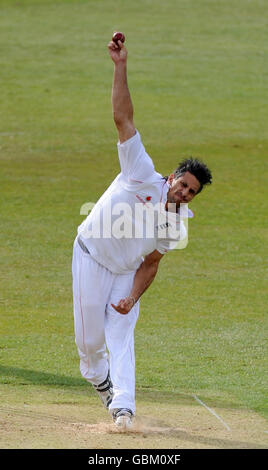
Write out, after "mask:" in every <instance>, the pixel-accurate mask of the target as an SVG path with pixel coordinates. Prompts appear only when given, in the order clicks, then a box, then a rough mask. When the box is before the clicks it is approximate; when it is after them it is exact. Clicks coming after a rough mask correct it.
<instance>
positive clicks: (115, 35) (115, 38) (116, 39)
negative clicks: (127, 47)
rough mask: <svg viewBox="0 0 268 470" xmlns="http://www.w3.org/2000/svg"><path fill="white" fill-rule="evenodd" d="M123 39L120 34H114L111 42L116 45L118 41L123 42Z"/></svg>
mask: <svg viewBox="0 0 268 470" xmlns="http://www.w3.org/2000/svg"><path fill="white" fill-rule="evenodd" d="M125 39H126V38H125V35H124V34H123V33H120V32H115V33H114V34H113V37H112V40H113V42H115V43H116V44H117V43H118V41H121V42H125Z"/></svg>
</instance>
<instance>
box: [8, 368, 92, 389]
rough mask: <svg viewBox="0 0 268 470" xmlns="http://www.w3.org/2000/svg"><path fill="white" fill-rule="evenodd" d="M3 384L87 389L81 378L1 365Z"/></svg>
mask: <svg viewBox="0 0 268 470" xmlns="http://www.w3.org/2000/svg"><path fill="white" fill-rule="evenodd" d="M0 375H1V376H2V379H1V382H2V383H6V384H12V383H16V384H17V385H28V384H33V385H55V386H59V387H61V386H64V387H87V388H88V384H87V383H86V381H85V380H84V379H83V378H82V377H81V378H76V377H67V376H64V375H59V374H49V373H48V372H40V371H36V370H29V369H21V368H19V367H8V366H1V365H0Z"/></svg>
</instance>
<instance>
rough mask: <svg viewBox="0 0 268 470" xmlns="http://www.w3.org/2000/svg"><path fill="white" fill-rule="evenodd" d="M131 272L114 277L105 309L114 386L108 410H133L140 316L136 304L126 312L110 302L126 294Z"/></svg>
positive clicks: (131, 275) (128, 291)
mask: <svg viewBox="0 0 268 470" xmlns="http://www.w3.org/2000/svg"><path fill="white" fill-rule="evenodd" d="M134 275H135V273H134V274H130V275H117V276H116V278H115V281H114V284H113V289H112V293H111V296H110V298H109V303H108V305H107V309H106V312H107V315H106V321H105V337H106V344H107V347H108V350H109V353H110V371H111V379H112V382H113V389H114V398H113V401H112V404H111V405H110V407H109V410H110V412H112V411H113V410H114V409H117V408H127V409H130V410H131V411H132V412H133V413H134V412H135V411H136V405H135V353H134V329H135V325H136V322H137V319H138V316H139V303H138V302H137V303H136V304H135V305H134V307H133V308H132V309H131V310H130V312H129V313H128V314H127V315H122V314H120V313H118V312H117V311H116V310H114V309H113V307H112V306H111V303H114V304H115V305H116V304H117V302H118V301H119V300H120V299H122V298H125V297H126V296H128V295H129V293H130V291H131V288H132V285H133V279H134Z"/></svg>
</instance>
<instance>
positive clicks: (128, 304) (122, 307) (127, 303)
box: [111, 297, 135, 315]
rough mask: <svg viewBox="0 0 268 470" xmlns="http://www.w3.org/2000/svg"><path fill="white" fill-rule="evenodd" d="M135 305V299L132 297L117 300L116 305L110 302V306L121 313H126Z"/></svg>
mask: <svg viewBox="0 0 268 470" xmlns="http://www.w3.org/2000/svg"><path fill="white" fill-rule="evenodd" d="M134 305H135V299H134V298H133V297H126V298H125V299H121V300H119V302H118V304H117V305H114V304H111V306H112V307H113V308H114V309H115V310H116V311H117V312H119V313H121V314H122V315H126V314H127V313H128V312H130V310H131V309H132V307H134Z"/></svg>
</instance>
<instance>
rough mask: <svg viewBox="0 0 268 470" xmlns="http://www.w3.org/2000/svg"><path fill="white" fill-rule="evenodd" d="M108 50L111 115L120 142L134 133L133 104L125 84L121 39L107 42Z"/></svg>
mask: <svg viewBox="0 0 268 470" xmlns="http://www.w3.org/2000/svg"><path fill="white" fill-rule="evenodd" d="M108 50H109V54H110V56H111V59H112V61H113V62H114V79H113V88H112V106H113V116H114V122H115V125H116V127H117V130H118V137H119V141H120V142H121V143H122V142H125V141H126V140H128V139H130V137H132V136H133V135H134V134H135V133H136V129H135V126H134V122H133V105H132V101H131V97H130V93H129V89H128V84H127V49H126V48H125V46H124V45H123V43H122V42H121V41H118V43H115V42H113V41H111V42H109V44H108Z"/></svg>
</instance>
